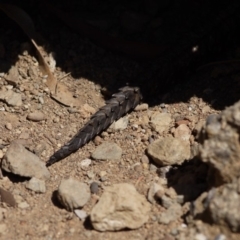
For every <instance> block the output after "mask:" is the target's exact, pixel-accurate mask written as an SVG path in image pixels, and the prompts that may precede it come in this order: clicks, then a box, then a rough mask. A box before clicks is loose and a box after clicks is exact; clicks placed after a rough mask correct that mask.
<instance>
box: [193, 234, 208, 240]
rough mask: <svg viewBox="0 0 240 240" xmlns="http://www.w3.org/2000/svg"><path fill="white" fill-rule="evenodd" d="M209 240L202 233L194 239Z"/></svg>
mask: <svg viewBox="0 0 240 240" xmlns="http://www.w3.org/2000/svg"><path fill="white" fill-rule="evenodd" d="M207 239H208V238H207V237H206V236H205V235H204V234H202V233H197V234H196V235H195V237H194V240H207Z"/></svg>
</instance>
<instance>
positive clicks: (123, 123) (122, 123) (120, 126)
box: [110, 116, 129, 131]
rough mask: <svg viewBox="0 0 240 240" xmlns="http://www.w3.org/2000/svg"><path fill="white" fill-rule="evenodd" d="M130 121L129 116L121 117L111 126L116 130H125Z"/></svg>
mask: <svg viewBox="0 0 240 240" xmlns="http://www.w3.org/2000/svg"><path fill="white" fill-rule="evenodd" d="M128 122H129V120H128V116H125V117H122V118H120V119H119V120H118V121H116V122H113V123H112V125H111V126H110V128H111V129H113V130H115V131H119V130H124V129H126V128H127V126H128Z"/></svg>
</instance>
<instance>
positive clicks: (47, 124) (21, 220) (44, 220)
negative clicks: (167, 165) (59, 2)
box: [0, 12, 239, 240]
mask: <svg viewBox="0 0 240 240" xmlns="http://www.w3.org/2000/svg"><path fill="white" fill-rule="evenodd" d="M42 14H43V13H42V12H40V13H39V15H37V16H35V17H34V21H36V22H35V25H36V28H37V31H38V32H39V33H40V34H41V35H42V36H43V37H44V39H45V43H47V44H48V46H47V48H49V49H50V50H48V51H46V52H47V53H48V57H49V62H50V63H52V69H53V71H52V72H53V75H54V76H55V77H56V78H57V79H58V81H60V82H61V83H64V84H65V85H66V86H67V87H68V91H69V92H70V93H71V94H72V96H74V99H77V100H79V102H80V103H81V104H79V106H77V107H73V106H65V105H63V104H61V103H59V102H58V101H56V100H55V99H54V98H52V97H51V96H50V91H49V89H48V87H47V86H46V84H45V82H46V81H45V80H46V77H45V76H44V74H42V72H41V71H40V69H39V62H38V57H37V55H36V53H35V51H34V47H33V45H32V44H31V42H30V40H29V39H28V38H27V36H26V35H25V34H24V32H23V31H22V30H21V28H19V27H18V26H17V24H16V23H14V22H12V21H11V20H10V19H8V18H7V17H6V16H5V15H4V14H3V13H2V12H0V17H1V19H2V23H4V24H1V25H0V32H1V34H0V35H1V37H0V87H1V90H2V89H8V90H13V91H14V92H16V93H18V94H20V95H21V99H22V104H21V105H19V106H16V105H15V106H12V105H11V104H9V103H7V102H6V101H5V100H1V101H0V111H1V113H0V129H1V130H0V131H1V134H0V154H1V156H0V157H1V158H3V156H4V154H5V153H6V152H7V150H8V147H9V144H10V143H11V142H12V141H13V140H17V139H18V140H20V141H21V143H22V144H23V145H24V146H25V147H26V148H27V149H29V150H30V151H32V152H34V153H35V154H36V155H38V156H39V157H40V158H41V160H42V161H44V162H46V161H47V160H48V159H49V157H50V156H51V155H52V154H53V153H54V151H56V150H58V149H59V147H60V146H62V145H63V144H64V143H66V142H67V141H69V140H70V139H71V137H72V136H73V135H74V134H75V133H76V132H77V131H78V130H79V129H80V128H81V127H83V126H84V124H85V123H86V122H87V121H88V119H89V118H90V116H91V115H92V113H94V112H95V111H97V110H98V109H99V108H100V107H101V106H103V105H104V102H105V100H106V99H107V98H109V97H110V96H111V94H113V93H114V91H117V89H118V87H122V86H124V85H126V84H127V83H128V82H129V81H130V80H129V79H131V78H133V77H135V76H136V72H141V71H140V70H141V68H142V67H143V66H144V64H142V62H141V63H139V61H136V60H132V59H130V58H128V57H125V56H122V55H118V54H117V53H114V52H112V51H108V50H106V49H104V48H102V47H99V46H98V45H95V44H94V43H93V42H92V41H90V40H89V39H87V38H84V37H83V36H80V35H79V34H77V33H76V32H74V31H72V29H70V28H68V27H67V26H66V25H65V24H63V23H62V22H61V21H54V22H49V23H48V24H46V22H45V21H46V20H51V19H52V18H53V16H50V18H49V19H48V18H47V17H46V16H44V15H42ZM45 14H46V15H48V14H47V13H45ZM30 15H31V14H30ZM99 24H100V23H99ZM100 25H101V24H100ZM101 26H102V25H101ZM116 35H117V33H116ZM134 36H137V34H136V33H135V35H134ZM137 37H138V36H137ZM137 37H136V39H137ZM53 46H54V47H53ZM234 51H235V53H236V55H237V54H238V48H237V47H235V48H234ZM224 64H225V63H224ZM221 66H222V65H221ZM224 66H225V68H223V67H219V65H217V66H210V67H206V68H204V69H203V70H199V72H197V73H196V74H195V75H194V76H192V77H191V79H190V78H189V79H188V80H186V81H185V82H182V83H181V82H180V83H177V84H175V85H172V86H170V89H169V90H167V91H166V92H163V93H161V94H159V95H154V96H153V99H152V100H153V101H152V102H155V104H152V102H151V103H149V102H146V100H145V99H143V103H147V104H149V105H148V107H147V109H144V110H140V111H133V112H131V113H129V114H128V118H129V123H128V126H127V128H126V129H125V130H121V131H112V130H111V129H106V131H104V132H103V133H102V134H101V135H100V136H99V137H97V138H96V139H95V140H93V141H90V142H89V143H88V144H86V145H85V146H84V147H82V148H81V149H79V150H78V151H77V152H76V153H74V154H71V155H70V156H69V157H67V158H66V159H64V160H62V161H60V162H58V163H56V164H54V165H52V166H50V167H49V171H50V174H51V177H50V179H49V180H47V181H46V192H45V193H42V194H38V193H35V192H33V191H31V190H28V189H27V188H26V187H25V185H26V182H27V181H29V178H23V177H20V176H16V175H14V174H11V173H7V172H4V171H3V172H2V178H1V179H0V186H1V187H2V188H4V189H5V190H7V191H9V192H11V193H12V194H13V196H14V197H15V198H16V199H18V203H22V202H26V203H27V204H26V205H22V204H20V205H19V204H18V205H17V206H16V207H9V206H7V205H6V204H4V203H2V204H1V207H0V239H19V240H20V239H24V240H26V239H120V240H121V239H149V240H150V239H168V240H173V239H196V240H199V239H216V240H217V239H218V240H220V239H238V237H239V235H237V234H233V233H231V232H230V231H229V230H226V229H223V228H220V227H218V226H210V225H208V224H206V223H204V222H202V221H201V220H196V221H190V222H189V223H188V222H187V220H186V218H185V217H184V216H183V217H178V218H177V219H175V220H174V221H172V222H170V223H169V224H163V223H160V222H159V221H158V216H159V214H160V213H161V212H162V211H164V207H163V206H162V205H161V204H159V203H154V204H151V213H150V218H149V220H148V222H147V223H145V224H144V225H143V226H142V227H140V228H139V229H135V230H123V231H116V232H98V231H96V230H94V229H93V228H92V226H91V224H90V223H89V219H87V220H86V221H81V220H80V219H79V218H78V217H77V216H76V215H75V214H74V213H72V212H69V211H67V210H65V209H64V208H63V207H61V205H60V204H59V203H58V202H57V201H56V199H55V198H54V192H56V190H57V189H58V186H59V184H60V181H61V179H63V178H68V177H70V176H71V177H73V178H75V179H77V180H79V181H81V182H85V183H87V184H88V185H90V183H91V182H92V181H97V182H99V184H100V191H99V192H98V194H97V196H96V195H92V196H91V199H90V201H89V202H88V203H87V204H86V205H85V206H84V208H83V209H84V210H85V211H86V213H87V214H90V212H91V209H92V208H93V206H94V205H95V204H96V201H97V199H98V197H100V196H101V195H102V193H103V192H104V188H105V187H107V186H111V185H112V184H115V183H125V182H127V183H131V184H133V185H134V186H135V187H136V189H137V191H138V192H139V193H141V194H143V195H144V196H146V198H147V193H148V190H149V187H150V186H151V183H152V182H156V181H158V180H159V179H160V178H161V176H160V174H159V172H161V169H163V168H162V167H160V166H157V165H155V164H154V163H153V162H152V160H151V159H149V158H148V157H147V155H146V148H147V147H148V145H149V144H150V143H151V142H152V141H153V140H156V139H158V138H159V137H165V136H168V135H172V134H174V131H175V129H176V124H177V122H179V121H186V122H187V124H188V127H189V129H190V131H191V143H192V145H194V144H193V143H194V142H195V141H197V139H196V136H197V134H196V131H198V130H199V128H200V127H201V126H202V125H203V124H204V121H205V119H206V118H207V116H208V115H210V114H212V113H219V112H220V111H221V110H223V109H224V108H225V107H226V106H229V105H231V104H233V103H234V101H236V100H237V99H236V98H237V97H236V96H237V93H236V92H237V90H236V85H235V86H233V87H232V88H230V86H232V85H231V83H230V80H229V78H231V79H233V78H234V77H233V75H231V74H235V73H229V72H231V71H233V69H237V68H238V66H237V67H233V66H232V65H231V66H230V67H229V65H227V64H226V65H224ZM10 68H12V71H13V72H14V71H15V72H16V76H15V77H16V79H15V80H16V81H15V82H12V81H9V79H8V77H7V76H8V75H9V71H10ZM226 72H227V73H226ZM233 72H234V71H233ZM214 74H215V75H214ZM224 74H225V75H227V76H225V77H222V75H224ZM228 80H229V81H228ZM235 80H236V79H235ZM193 83H194V85H193ZM219 85H221V87H220V86H219ZM226 89H227V90H228V91H231V94H227V93H226ZM63 94H64V93H63ZM229 95H230V96H229ZM35 111H41V112H42V113H43V114H44V116H45V119H44V120H43V121H37V122H35V121H31V120H28V119H27V116H28V114H29V113H31V112H35ZM155 112H167V113H169V114H170V115H171V118H172V122H171V124H169V126H168V128H167V129H166V130H165V131H164V132H162V133H158V132H156V131H155V130H154V128H152V126H151V124H150V123H149V121H147V122H145V124H143V120H144V119H149V118H150V116H151V115H152V114H153V113H155ZM102 142H114V143H116V144H117V145H118V146H119V147H121V149H122V150H123V154H122V157H121V160H119V161H111V160H107V161H94V160H93V161H92V164H91V166H89V168H87V169H82V168H81V165H80V162H81V161H82V160H84V159H87V158H91V153H92V152H93V151H94V150H95V149H96V147H97V146H98V145H99V144H100V143H102ZM144 158H145V159H146V158H147V160H143V159H144ZM198 161H199V160H198V159H197V160H196V159H195V160H194V162H192V163H191V161H189V162H190V163H189V162H186V163H185V164H186V165H188V164H190V165H189V166H190V167H189V166H188V170H186V171H185V170H181V169H182V168H181V166H177V165H176V166H174V167H173V168H174V171H175V175H174V174H173V176H171V177H172V178H170V180H169V181H170V182H171V181H172V182H176V181H178V180H179V179H180V178H186V181H187V179H188V175H189V174H190V173H189V172H192V171H195V170H194V168H195V167H196V166H198V164H199V162H198ZM178 169H179V171H177V170H178ZM189 169H190V170H189ZM102 172H104V173H106V179H105V180H104V181H101V173H102ZM203 178H204V177H203ZM203 181H204V179H203ZM183 183H184V181H183ZM19 206H23V207H19ZM182 211H183V215H185V214H186V215H187V213H189V211H190V202H187V203H184V204H183V205H182ZM221 234H222V235H221ZM221 236H223V237H225V238H223V237H222V238H221ZM193 237H195V238H193Z"/></svg>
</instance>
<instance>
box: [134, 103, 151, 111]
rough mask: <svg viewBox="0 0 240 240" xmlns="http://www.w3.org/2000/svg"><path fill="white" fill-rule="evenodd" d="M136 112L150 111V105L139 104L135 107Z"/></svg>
mask: <svg viewBox="0 0 240 240" xmlns="http://www.w3.org/2000/svg"><path fill="white" fill-rule="evenodd" d="M134 110H135V111H137V112H138V111H145V110H148V104H147V103H142V104H139V105H137V106H136V107H135V109H134Z"/></svg>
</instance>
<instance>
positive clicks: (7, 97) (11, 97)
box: [0, 90, 22, 106]
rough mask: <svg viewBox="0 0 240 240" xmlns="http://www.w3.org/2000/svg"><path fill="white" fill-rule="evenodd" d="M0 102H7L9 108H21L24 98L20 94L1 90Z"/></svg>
mask: <svg viewBox="0 0 240 240" xmlns="http://www.w3.org/2000/svg"><path fill="white" fill-rule="evenodd" d="M0 100H3V101H6V103H7V104H8V105H9V106H21V105H22V96H21V94H20V93H16V92H14V91H13V90H1V91H0Z"/></svg>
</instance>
